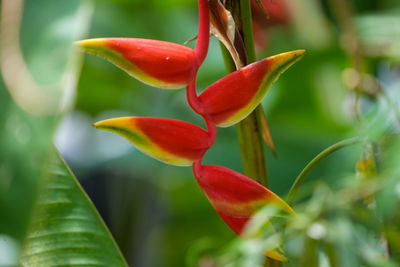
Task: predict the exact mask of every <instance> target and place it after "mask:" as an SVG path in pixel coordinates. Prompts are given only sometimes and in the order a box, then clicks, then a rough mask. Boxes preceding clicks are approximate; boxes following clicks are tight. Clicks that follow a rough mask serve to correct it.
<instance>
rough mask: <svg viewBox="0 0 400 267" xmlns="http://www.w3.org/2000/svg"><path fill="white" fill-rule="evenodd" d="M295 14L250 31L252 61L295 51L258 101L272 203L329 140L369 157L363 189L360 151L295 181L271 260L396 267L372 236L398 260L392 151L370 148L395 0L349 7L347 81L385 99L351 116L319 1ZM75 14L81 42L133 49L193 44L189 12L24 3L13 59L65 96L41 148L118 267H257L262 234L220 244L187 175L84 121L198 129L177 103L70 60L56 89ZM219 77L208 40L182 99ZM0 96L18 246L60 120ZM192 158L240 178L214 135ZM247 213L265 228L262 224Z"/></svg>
mask: <svg viewBox="0 0 400 267" xmlns="http://www.w3.org/2000/svg"><path fill="white" fill-rule="evenodd" d="M273 1H280V0H273ZM288 1H290V0H288ZM296 2H297V4H298V5H299V6H298V9H297V10H298V12H299V13H298V14H297V16H296V19H294V21H293V23H292V24H290V25H281V26H275V27H270V28H268V29H266V30H265V32H263V34H265V35H266V36H267V38H268V43H267V46H266V47H264V48H263V49H259V53H258V57H259V58H262V57H265V56H268V55H272V54H275V53H279V52H284V51H288V50H295V49H300V48H301V49H306V50H307V51H308V54H307V56H306V57H304V58H303V59H302V60H301V61H300V62H299V63H297V64H296V65H295V66H293V67H292V68H291V69H290V70H288V71H287V72H286V73H285V74H284V75H282V77H281V78H280V79H279V80H278V81H277V82H276V83H275V84H274V86H273V88H272V89H271V91H270V92H269V93H268V94H267V96H266V98H265V99H264V101H263V106H264V108H265V111H266V115H267V118H268V122H269V125H270V130H271V133H272V136H273V138H274V142H275V145H276V148H277V152H278V154H279V159H278V160H277V159H275V158H274V157H273V155H272V154H271V153H270V151H267V168H268V174H269V177H270V179H269V180H270V187H271V189H272V191H274V192H276V193H277V194H279V195H280V196H283V197H284V196H285V195H286V194H287V192H288V190H289V188H290V186H291V184H292V182H293V181H294V179H295V178H296V176H297V175H298V174H299V173H300V171H301V170H302V168H303V167H304V166H306V164H307V163H308V162H309V161H310V160H311V159H312V158H313V157H314V156H315V155H317V154H318V153H319V152H320V151H322V150H323V149H324V148H326V147H327V146H329V145H331V144H333V143H335V142H337V141H339V140H342V139H344V138H347V137H350V136H355V135H357V136H358V135H361V136H367V137H369V138H370V140H371V141H373V142H377V143H378V145H379V147H380V149H381V150H379V151H378V152H377V156H378V159H379V160H378V174H377V176H376V177H373V178H372V181H370V180H368V182H365V181H364V180H360V179H358V178H356V170H355V168H356V163H357V160H358V159H359V158H360V155H361V154H362V151H363V146H362V145H358V146H353V147H349V148H345V149H343V150H341V151H338V152H336V153H335V154H333V155H332V156H331V157H329V158H328V159H327V160H325V161H323V162H322V163H321V164H320V165H319V166H318V167H317V168H316V169H315V170H314V171H313V172H312V173H311V176H310V179H309V180H307V182H306V184H305V185H304V189H303V190H302V191H301V192H300V195H299V198H298V203H297V204H296V205H295V206H294V208H295V210H296V212H297V213H298V215H297V217H296V218H291V219H290V220H289V222H290V224H291V225H294V227H292V228H290V230H288V231H284V229H285V226H286V224H285V223H283V222H280V223H278V224H277V227H276V228H277V230H278V231H277V232H285V238H286V239H287V240H288V242H287V245H286V247H285V251H286V252H287V254H288V256H289V257H290V258H292V259H293V260H292V261H291V262H289V263H288V264H287V266H314V265H315V264H319V265H320V266H396V263H395V262H394V260H397V261H398V260H399V257H400V256H399V255H395V254H393V258H392V261H389V260H387V259H385V257H384V256H382V255H384V254H385V245H382V242H381V241H382V240H381V238H380V237H381V236H382V235H383V233H386V234H387V236H388V237H389V238H388V240H387V241H388V242H389V243H390V244H391V246H392V251H393V253H396V251H397V253H398V252H399V251H400V241H399V240H400V233H399V227H398V225H400V221H399V220H400V219H399V218H400V215H399V212H398V210H399V202H400V201H399V200H400V193H399V186H400V182H399V180H400V178H399V171H400V169H399V165H398V164H397V162H398V161H399V156H398V153H396V151H398V143H397V141H393V140H392V141H391V143H390V145H389V146H388V147H389V148H390V149H386V148H385V146H381V145H380V144H381V143H384V142H383V141H382V140H383V139H382V138H383V136H386V137H387V136H389V137H392V139H394V140H395V139H396V136H397V135H398V132H399V124H398V123H399V122H398V121H396V112H394V111H393V107H394V108H395V109H398V107H399V100H400V94H399V92H400V80H399V78H398V77H400V75H399V72H400V67H399V56H400V53H399V51H400V49H399V48H400V38H399V36H400V26H399V25H400V5H399V3H398V1H397V0H381V1H376V0H357V1H351V4H352V5H351V6H352V7H353V16H352V17H351V21H353V26H354V31H353V34H356V35H355V36H357V38H358V41H359V42H360V44H361V47H360V48H359V49H360V51H361V52H362V53H361V54H362V61H363V64H362V72H363V73H365V74H368V75H370V76H368V77H373V78H374V79H376V80H377V81H379V83H380V85H381V88H382V90H383V91H384V92H385V95H386V98H385V96H382V95H380V94H377V95H372V96H371V95H368V94H364V93H363V92H361V93H359V95H360V99H359V103H358V107H359V113H360V114H359V118H358V119H357V118H356V114H355V112H354V103H355V99H356V98H357V97H356V93H355V90H354V88H349V86H348V84H349V82H348V79H347V78H346V77H348V76H349V75H347V74H348V73H350V72H349V71H348V70H349V69H354V59H353V55H352V54H351V53H349V52H348V49H347V48H346V42H345V37H344V36H343V32H344V29H343V25H342V24H341V22H340V20H339V19H338V15H337V13H335V11H333V8H332V2H334V0H332V1H328V0H321V1H318V0H302V1H300V0H298V1H296ZM83 3H85V4H88V5H90V6H93V7H94V11H93V16H92V17H91V27H90V31H89V33H88V34H87V37H88V38H89V37H140V38H150V39H159V40H166V41H171V42H177V43H183V42H185V41H186V40H188V39H190V38H192V37H193V36H194V35H195V34H196V32H197V10H196V8H197V3H196V1H187V0H164V1H156V0H151V1H150V0H147V1H146V0H133V1H132V0H97V1H78V0H76V1H75V0H74V1H60V0H58V1H54V0H52V1H50V0H29V1H25V6H24V16H23V20H22V28H21V48H22V52H23V55H24V57H25V59H26V61H27V65H28V67H29V70H30V72H31V73H32V75H33V76H34V78H35V79H36V80H37V81H38V82H39V83H41V84H45V85H49V84H50V85H54V84H57V83H59V84H58V86H59V88H58V90H59V91H60V92H61V91H62V90H61V89H62V88H70V89H71V96H70V99H74V100H73V101H75V102H74V103H75V104H73V103H72V104H70V105H73V106H74V107H73V109H69V110H68V112H65V110H64V112H63V113H62V114H63V115H65V116H64V118H63V120H62V122H61V124H60V126H59V128H58V131H57V134H56V137H55V142H56V145H57V146H58V148H59V150H60V151H61V153H62V154H63V156H64V157H65V158H66V161H67V162H68V163H69V164H70V165H71V168H72V170H73V171H74V173H76V174H77V177H78V178H79V179H80V181H81V182H82V183H83V185H84V187H85V189H86V191H87V192H88V193H89V195H90V197H91V198H92V199H93V201H94V202H95V204H96V205H97V208H98V209H99V211H100V212H101V214H102V215H103V217H104V219H105V221H106V223H107V224H108V226H109V227H110V230H111V231H112V232H113V234H114V236H115V238H116V241H117V242H118V243H119V245H120V247H121V250H122V251H123V253H124V255H125V257H126V258H127V260H128V262H129V264H130V265H131V266H184V265H188V266H198V265H199V262H200V265H201V266H209V264H214V263H216V264H220V266H257V264H259V263H260V262H261V261H262V259H260V258H257V255H258V256H259V254H257V252H259V250H260V247H262V246H265V247H268V240H269V238H270V239H274V238H281V236H278V237H277V236H276V235H274V234H271V233H266V234H265V239H264V241H262V240H261V241H260V240H254V239H248V240H246V241H245V242H242V241H240V240H238V239H234V238H235V235H234V234H233V233H232V232H231V230H230V229H228V227H227V226H226V225H225V224H224V223H223V222H222V220H221V219H220V218H219V217H218V215H217V214H216V213H215V211H214V210H213V209H212V207H211V205H210V204H209V202H208V201H207V199H206V198H205V196H204V195H203V194H202V192H201V191H200V189H199V188H198V186H197V184H196V182H195V180H194V179H193V177H192V173H191V170H190V168H176V167H171V166H167V165H164V164H162V163H159V162H156V161H154V160H153V159H150V158H147V157H146V156H144V155H142V154H141V153H140V152H138V151H137V150H135V149H134V148H132V147H131V146H130V144H129V143H128V142H125V141H121V140H120V138H119V137H118V136H114V135H112V134H109V133H103V132H98V131H96V130H94V129H93V128H92V126H91V125H92V123H94V122H96V121H98V120H100V119H105V118H110V117H113V116H114V117H115V115H120V116H128V115H138V116H157V117H168V118H175V119H180V120H185V121H189V122H193V123H196V124H199V125H202V120H201V119H200V118H199V117H198V116H196V115H195V114H194V113H193V112H191V111H190V109H189V107H188V105H187V103H186V99H185V92H184V90H177V91H165V90H159V89H155V88H151V87H149V86H146V85H144V84H142V83H140V82H138V81H136V80H134V79H132V78H131V77H129V76H128V75H127V74H126V73H124V72H122V71H121V70H119V69H118V68H116V67H115V66H113V65H111V64H110V63H108V62H106V61H104V60H102V59H100V58H96V57H94V56H90V55H85V56H84V61H83V65H82V67H81V75H80V78H79V82H78V84H77V86H76V88H75V85H74V83H73V81H72V82H71V83H70V84H68V83H66V82H65V81H66V80H65V79H66V76H65V75H64V73H63V72H64V71H65V69H66V68H67V69H68V68H69V67H70V65H69V64H70V61H71V60H73V61H74V62H75V63H76V64H75V65H74V71H77V70H79V68H80V67H78V66H79V64H77V63H79V62H80V59H79V58H76V59H74V55H73V54H71V53H70V49H71V47H72V42H73V40H76V39H77V38H78V36H80V38H81V37H82V35H83V34H85V31H86V30H85V29H86V26H85V21H84V18H82V17H79V15H77V13H75V12H73V11H76V9H77V8H78V6H80V5H82V4H83ZM302 12H303V13H302ZM90 13H91V12H90V11H88V13H86V16H88V17H89V16H90ZM81 15H82V14H81ZM189 45H190V46H191V47H193V45H194V44H193V43H190V44H189ZM224 75H225V70H224V64H223V60H222V56H221V53H220V50H219V44H218V42H217V41H216V39H215V38H212V40H211V44H210V51H209V55H208V57H207V59H206V61H205V63H204V65H203V66H202V67H201V69H200V72H199V79H198V87H199V88H201V89H204V88H206V87H207V86H208V85H210V84H211V83H213V82H214V81H216V80H217V79H219V78H221V77H223V76H224ZM351 77H352V76H351V75H350V78H351ZM16 79H17V77H16ZM72 80H73V79H72ZM60 81H63V82H62V83H60ZM350 84H351V79H350ZM0 86H1V90H0V111H1V114H2V115H1V116H0V125H1V128H2V129H3V130H2V131H1V132H0V144H1V145H0V147H1V153H0V155H1V158H0V159H1V161H0V178H1V180H0V218H2V219H1V220H0V234H1V235H7V236H12V237H13V238H15V239H16V240H17V241H18V243H20V242H22V240H24V238H25V234H26V231H27V225H28V221H29V218H30V215H31V208H32V207H31V206H32V205H33V203H34V200H35V198H36V193H37V190H38V183H39V181H40V177H41V171H42V169H41V167H42V165H41V164H43V163H44V162H45V159H46V155H47V152H48V151H49V150H50V149H51V143H50V142H49V140H52V139H53V137H52V135H53V130H54V128H55V126H56V125H58V122H57V121H58V118H59V117H60V116H59V114H58V115H57V116H55V117H56V118H55V117H53V116H48V117H44V118H43V117H36V116H30V115H26V113H25V112H23V111H21V109H20V108H19V107H18V106H17V105H16V104H15V103H14V102H13V101H12V99H11V97H10V94H9V93H8V92H7V90H6V87H5V85H4V84H3V83H2V82H1V83H0ZM61 87H62V88H61ZM350 87H351V86H350ZM75 89H76V98H75V97H74V92H75V91H74V90H75ZM60 94H61V93H60ZM387 99H389V100H390V101H391V103H388V101H387ZM67 107H68V105H67ZM27 116H28V118H27ZM21 121H23V122H24V123H22V124H21ZM25 122H28V123H27V124H26V123H25ZM203 126H204V125H203ZM28 133H29V135H28ZM27 135H28V137H29V141H26V138H27ZM386 147H387V146H386ZM204 161H205V162H206V163H212V164H217V165H222V166H226V167H229V168H232V169H234V170H236V171H242V167H241V162H240V154H239V147H238V144H237V136H236V131H235V129H234V127H231V128H220V129H218V139H217V142H216V144H215V145H214V146H213V147H212V149H210V150H209V151H208V152H207V154H206V157H205V159H204ZM38 162H39V163H38ZM7 177H14V178H13V179H12V180H10V179H7ZM365 192H367V193H365ZM368 192H373V193H374V194H375V193H376V194H375V195H376V204H374V205H372V206H374V207H373V208H371V207H370V206H371V205H369V204H367V203H365V201H364V198H363V196H364V193H365V194H366V195H367V196H369V197H370V195H369V194H368ZM353 194H354V197H353V196H352V195H353ZM347 198H349V200H348V201H347ZM374 203H375V201H374ZM262 212H265V213H266V214H269V216H272V215H271V212H273V211H270V210H266V211H261V214H262ZM272 214H273V213H272ZM260 216H261V217H262V215H260ZM256 219H257V218H256ZM321 229H322V230H321ZM279 230H282V231H279ZM315 232H316V233H315ZM321 232H322V234H321ZM321 235H322V236H321ZM0 239H1V236H0ZM233 239H234V241H232V240H233ZM229 242H231V243H229ZM260 242H261V243H260ZM0 244H1V242H0ZM260 244H261V245H260ZM0 250H1V249H0ZM335 253H336V254H335ZM338 254H339V255H340V256H338ZM332 255H333V256H332ZM1 256H3V255H2V254H1V252H0V258H1ZM397 263H398V262H397ZM240 264H242V265H240ZM249 264H250V265H249ZM328 264H330V265H328ZM211 266H213V265H211Z"/></svg>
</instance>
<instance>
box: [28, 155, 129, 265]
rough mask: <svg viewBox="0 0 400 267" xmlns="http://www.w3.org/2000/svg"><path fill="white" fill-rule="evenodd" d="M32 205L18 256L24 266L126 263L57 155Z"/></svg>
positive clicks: (91, 205) (79, 187) (97, 215)
mask: <svg viewBox="0 0 400 267" xmlns="http://www.w3.org/2000/svg"><path fill="white" fill-rule="evenodd" d="M49 169H50V172H49V173H47V174H45V175H46V177H47V178H46V179H45V180H44V181H43V182H44V184H43V187H42V188H41V189H40V194H39V198H38V201H37V204H36V206H35V214H34V217H33V219H32V221H31V225H30V229H29V233H28V237H27V239H26V241H25V244H24V248H23V253H22V257H21V262H22V265H24V266H55V265H57V266H67V265H68V266H70V265H82V266H89V265H96V266H127V264H126V263H125V261H124V259H123V257H122V255H121V253H120V252H119V249H118V247H117V245H116V244H115V242H114V240H113V238H112V236H111V234H110V233H109V232H108V230H107V228H106V226H105V224H104V222H103V221H102V219H101V217H100V216H99V214H98V213H97V211H96V209H95V207H94V206H93V204H92V203H91V201H90V200H89V198H88V197H87V195H86V194H85V192H84V191H83V189H82V188H81V186H80V185H79V183H78V182H77V180H76V178H75V177H74V175H73V174H72V172H71V170H70V169H69V168H68V166H67V165H66V163H65V162H64V161H63V160H62V158H61V156H60V155H53V156H52V158H51V159H50V164H49Z"/></svg>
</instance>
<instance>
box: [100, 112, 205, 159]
mask: <svg viewBox="0 0 400 267" xmlns="http://www.w3.org/2000/svg"><path fill="white" fill-rule="evenodd" d="M94 126H95V127H96V128H98V129H102V130H107V131H111V132H115V133H117V134H119V135H121V136H123V137H125V138H126V139H128V140H129V141H130V142H131V143H132V144H133V145H135V146H136V147H137V148H138V149H139V150H141V151H142V152H144V153H146V154H147V155H149V156H151V157H153V158H155V159H158V160H160V161H162V162H165V163H168V164H172V165H177V166H190V165H191V164H192V163H193V162H194V161H196V160H199V159H200V158H201V157H202V156H203V154H204V153H205V152H206V150H207V149H208V148H209V147H210V146H211V145H212V143H211V142H210V138H209V135H208V133H207V132H206V131H205V130H203V129H202V128H200V127H198V126H196V125H194V124H191V123H188V122H184V121H178V120H172V119H163V118H152V117H122V118H115V119H109V120H104V121H100V122H97V123H96V124H95V125H94Z"/></svg>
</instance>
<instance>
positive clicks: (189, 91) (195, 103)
mask: <svg viewBox="0 0 400 267" xmlns="http://www.w3.org/2000/svg"><path fill="white" fill-rule="evenodd" d="M186 98H187V101H188V103H189V106H190V107H191V108H192V109H193V111H194V112H196V113H197V114H199V115H201V116H203V114H204V108H203V105H202V104H201V102H200V100H199V97H198V96H197V92H196V77H194V78H193V80H192V81H191V82H190V83H189V85H188V86H187V87H186Z"/></svg>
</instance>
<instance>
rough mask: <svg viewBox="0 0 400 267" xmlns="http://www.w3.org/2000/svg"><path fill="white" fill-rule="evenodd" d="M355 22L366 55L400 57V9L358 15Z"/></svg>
mask: <svg viewBox="0 0 400 267" xmlns="http://www.w3.org/2000/svg"><path fill="white" fill-rule="evenodd" d="M355 23H356V28H357V32H358V35H359V38H360V41H361V44H362V46H363V47H362V48H363V52H364V53H365V54H366V55H368V56H372V57H396V58H399V57H400V28H399V24H400V14H399V10H393V12H391V13H390V12H386V13H376V14H370V15H363V16H358V17H356V19H355Z"/></svg>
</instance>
